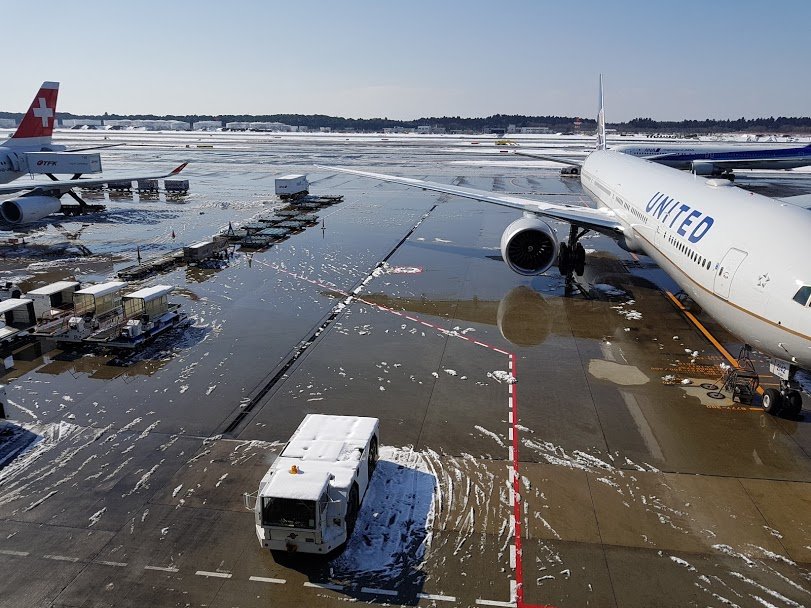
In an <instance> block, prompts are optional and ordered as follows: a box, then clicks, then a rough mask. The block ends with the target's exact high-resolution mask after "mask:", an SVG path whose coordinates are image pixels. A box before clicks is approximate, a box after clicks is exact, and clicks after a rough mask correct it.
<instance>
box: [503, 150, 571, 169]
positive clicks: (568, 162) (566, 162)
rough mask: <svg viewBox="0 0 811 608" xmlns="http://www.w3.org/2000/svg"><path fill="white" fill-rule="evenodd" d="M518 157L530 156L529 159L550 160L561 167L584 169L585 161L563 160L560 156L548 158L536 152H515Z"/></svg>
mask: <svg viewBox="0 0 811 608" xmlns="http://www.w3.org/2000/svg"><path fill="white" fill-rule="evenodd" d="M513 154H517V155H518V156H528V157H529V158H540V159H541V160H549V161H552V162H553V163H560V164H561V165H571V166H572V167H582V166H583V161H577V160H574V159H568V158H561V157H560V156H546V155H544V154H535V153H534V152H513Z"/></svg>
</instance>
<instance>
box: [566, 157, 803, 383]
mask: <svg viewBox="0 0 811 608" xmlns="http://www.w3.org/2000/svg"><path fill="white" fill-rule="evenodd" d="M581 181H582V184H583V187H584V188H585V190H586V191H587V192H588V194H589V195H590V196H591V197H592V198H593V199H594V200H595V202H597V203H598V204H599V205H601V206H605V207H608V208H610V209H612V210H614V212H615V213H616V214H617V216H618V217H619V219H620V221H621V222H622V224H623V226H624V228H625V232H626V235H627V236H626V241H627V244H628V245H629V246H630V247H632V248H635V249H637V250H638V251H640V252H642V253H645V254H646V255H648V256H650V257H651V258H653V259H654V260H655V261H656V263H657V264H658V265H659V266H660V267H661V268H663V269H664V270H665V271H666V272H667V273H668V274H669V275H670V276H671V277H672V278H673V279H674V280H675V281H676V283H678V285H679V286H680V287H681V288H682V289H683V290H684V291H685V292H686V293H687V294H688V295H689V296H690V297H691V298H692V299H693V300H695V301H696V302H697V303H698V304H699V305H700V306H701V307H702V308H703V309H704V310H706V311H707V312H708V313H709V314H710V315H712V316H713V318H715V319H716V320H717V321H718V322H719V323H721V324H722V325H723V326H724V327H726V328H727V329H728V330H729V331H731V332H732V333H733V334H735V335H736V336H738V337H739V338H740V339H741V340H742V341H744V342H746V343H747V344H750V345H752V346H753V347H754V348H755V349H757V350H759V351H761V352H764V353H766V354H769V355H771V356H774V357H777V358H780V359H784V360H787V361H792V362H794V363H795V364H797V365H799V366H800V367H803V368H805V369H811V308H809V306H807V305H804V304H802V303H799V302H797V301H795V300H794V297H795V295H796V294H797V292H798V290H799V289H800V288H801V287H802V286H806V285H807V286H811V264H809V260H811V241H809V238H808V235H809V234H811V212H809V211H808V210H807V209H803V208H801V207H798V206H795V205H791V204H787V203H782V202H781V201H778V200H775V199H772V198H768V197H765V196H761V195H758V194H754V193H751V192H747V191H744V190H741V189H740V188H736V187H735V186H732V185H730V184H729V183H728V182H727V181H726V180H712V179H704V178H702V177H698V176H695V175H690V174H688V173H682V172H678V171H674V170H673V169H671V168H668V167H665V166H660V165H658V164H655V163H652V162H650V161H646V160H643V159H639V158H635V157H633V156H629V155H627V154H623V153H621V152H617V151H613V150H597V151H595V152H593V153H592V154H590V155H589V156H588V158H587V159H586V161H585V163H584V164H583V168H582V173H581Z"/></svg>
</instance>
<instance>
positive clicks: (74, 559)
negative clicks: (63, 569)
mask: <svg viewBox="0 0 811 608" xmlns="http://www.w3.org/2000/svg"><path fill="white" fill-rule="evenodd" d="M42 557H44V558H45V559H53V560H56V561H58V562H74V563H76V562H78V561H79V558H78V557H68V556H67V555H43V556H42Z"/></svg>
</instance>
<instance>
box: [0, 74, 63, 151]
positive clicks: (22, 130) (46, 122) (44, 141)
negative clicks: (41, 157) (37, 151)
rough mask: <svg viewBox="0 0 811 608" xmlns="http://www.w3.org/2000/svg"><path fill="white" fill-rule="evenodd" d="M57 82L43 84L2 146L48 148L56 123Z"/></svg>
mask: <svg viewBox="0 0 811 608" xmlns="http://www.w3.org/2000/svg"><path fill="white" fill-rule="evenodd" d="M58 94H59V83H58V82H43V83H42V86H41V87H40V88H39V91H38V92H37V94H36V95H35V96H34V101H32V102H31V106H30V107H29V108H28V111H27V112H26V113H25V116H23V120H22V122H21V123H20V126H19V127H17V130H16V131H15V132H14V135H12V136H11V138H9V139H8V140H6V141H5V142H4V143H3V144H2V145H3V146H8V147H30V146H35V147H39V146H48V145H50V143H51V135H52V134H53V130H54V123H55V122H56V97H57V95H58Z"/></svg>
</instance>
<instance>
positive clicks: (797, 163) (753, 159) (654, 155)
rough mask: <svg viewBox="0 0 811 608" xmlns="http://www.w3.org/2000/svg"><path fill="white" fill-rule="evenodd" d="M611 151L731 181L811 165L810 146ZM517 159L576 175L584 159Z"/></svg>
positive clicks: (654, 147)
mask: <svg viewBox="0 0 811 608" xmlns="http://www.w3.org/2000/svg"><path fill="white" fill-rule="evenodd" d="M611 149H612V150H614V151H616V152H623V153H624V154H629V155H631V156H636V157H638V158H644V159H645V160H650V161H653V162H655V163H659V164H661V165H666V166H668V167H673V168H674V169H684V170H689V171H691V172H693V173H695V174H696V175H708V176H714V177H724V178H726V179H729V180H734V179H735V175H734V174H733V170H734V169H771V170H780V169H783V170H788V169H796V168H798V167H806V166H808V165H811V144H808V145H805V146H788V147H786V146H764V145H760V146H754V145H748V146H747V145H736V144H725V145H706V146H686V145H673V144H655V145H653V144H644V145H640V144H622V145H619V146H612V147H611ZM515 154H518V155H519V156H528V157H530V158H539V159H542V160H549V161H553V162H556V163H560V164H563V165H568V168H567V169H563V170H562V171H561V173H562V174H565V175H579V173H580V171H579V169H580V167H582V166H583V162H584V161H583V160H579V159H574V158H567V157H565V156H552V155H548V154H536V153H534V152H515Z"/></svg>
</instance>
